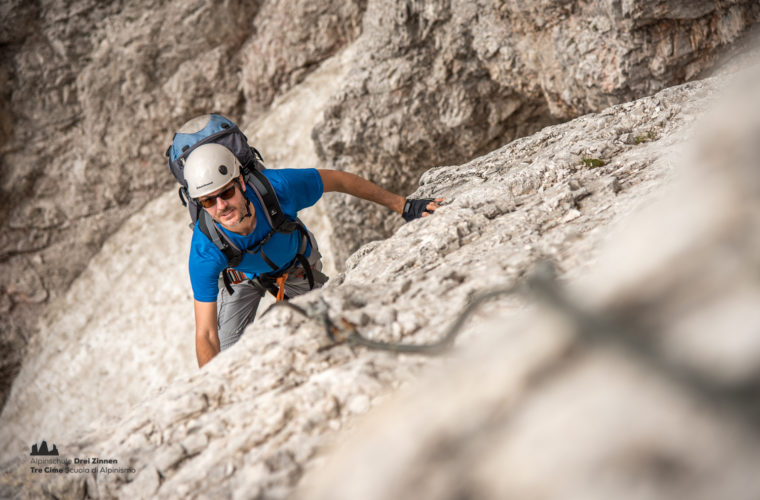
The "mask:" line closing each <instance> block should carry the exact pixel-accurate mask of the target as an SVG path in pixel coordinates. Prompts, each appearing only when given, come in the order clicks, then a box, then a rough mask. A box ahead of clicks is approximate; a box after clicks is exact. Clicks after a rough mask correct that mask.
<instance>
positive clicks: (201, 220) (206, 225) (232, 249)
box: [198, 210, 243, 267]
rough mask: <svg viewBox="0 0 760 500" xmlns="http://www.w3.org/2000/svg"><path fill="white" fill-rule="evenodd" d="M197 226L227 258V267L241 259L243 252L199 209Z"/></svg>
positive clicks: (236, 264) (232, 265)
mask: <svg viewBox="0 0 760 500" xmlns="http://www.w3.org/2000/svg"><path fill="white" fill-rule="evenodd" d="M198 228H199V229H200V230H201V232H203V234H205V235H206V236H207V237H208V238H209V239H210V240H211V241H212V242H213V243H214V245H215V246H216V248H218V249H219V250H220V251H221V252H222V253H223V254H224V256H225V257H226V258H227V262H228V264H227V265H228V267H236V266H238V265H239V264H240V261H241V260H242V259H243V252H242V251H241V250H240V249H239V248H238V247H237V246H235V244H234V243H232V241H230V240H229V238H227V235H225V234H224V233H223V232H222V231H220V230H219V228H218V227H216V224H214V219H212V218H211V216H210V215H209V214H208V212H206V211H205V210H201V213H200V216H199V217H198Z"/></svg>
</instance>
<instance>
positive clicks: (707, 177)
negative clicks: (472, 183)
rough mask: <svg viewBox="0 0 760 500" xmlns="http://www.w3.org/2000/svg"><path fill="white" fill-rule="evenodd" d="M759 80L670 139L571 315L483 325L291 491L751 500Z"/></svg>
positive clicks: (758, 337)
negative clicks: (472, 345) (663, 182)
mask: <svg viewBox="0 0 760 500" xmlns="http://www.w3.org/2000/svg"><path fill="white" fill-rule="evenodd" d="M758 70H760V66H758V67H756V70H755V72H754V73H753V74H751V75H749V76H748V77H746V78H745V79H742V80H740V81H739V82H738V83H737V84H735V85H733V86H732V87H731V89H730V90H729V91H728V93H729V94H730V95H731V97H730V98H728V99H727V98H723V99H722V100H721V101H720V102H719V103H718V105H717V106H716V109H715V110H713V112H711V113H710V115H709V116H708V117H705V119H703V120H702V122H701V124H700V125H699V126H698V128H697V129H696V134H695V137H694V138H693V139H692V140H691V141H690V143H689V144H687V145H685V146H686V147H683V146H684V145H674V149H673V155H672V157H671V158H670V159H667V160H666V162H667V163H670V164H672V165H673V166H674V167H675V168H676V171H675V172H674V173H675V174H676V177H677V182H676V184H675V186H671V187H669V188H668V189H667V190H666V191H665V192H664V193H663V195H662V196H660V197H659V199H657V200H650V201H651V202H650V203H648V206H647V207H646V209H644V210H642V211H640V212H638V213H636V214H635V216H633V217H629V218H628V219H627V220H626V222H625V225H624V226H623V227H622V228H619V229H618V230H616V231H615V233H614V237H611V238H609V239H608V241H607V243H606V244H605V245H604V247H605V248H603V249H602V250H601V251H600V253H599V256H600V259H599V262H598V265H594V266H592V267H591V268H589V271H590V273H589V275H588V276H585V277H582V278H581V279H579V280H575V281H574V283H573V286H572V289H565V291H564V292H563V293H564V294H565V298H564V301H565V304H564V305H561V304H560V303H559V302H558V301H556V300H555V299H553V298H552V295H553V293H555V292H556V291H557V290H556V289H555V290H553V291H552V293H547V292H546V291H544V292H543V293H542V292H541V291H540V289H539V290H538V293H534V294H533V295H532V297H533V298H534V300H535V302H534V304H535V305H536V307H534V308H533V310H530V311H528V312H527V313H526V314H525V315H524V316H523V318H522V319H523V321H522V322H521V323H518V324H517V325H515V322H514V321H511V318H508V317H507V318H504V317H502V318H499V315H498V314H493V315H490V316H493V317H494V320H493V321H491V322H490V323H486V324H481V325H480V326H478V327H476V329H475V330H476V331H475V333H474V334H473V335H478V336H481V337H482V338H487V339H488V340H487V341H485V342H484V343H483V344H481V345H479V346H478V348H477V349H473V350H471V351H470V352H469V353H468V355H467V356H465V357H463V358H462V359H459V360H458V361H457V362H456V363H455V364H454V366H447V367H446V369H445V370H438V371H436V372H435V373H432V374H430V376H428V377H427V379H426V380H425V381H424V383H422V384H418V385H417V386H416V387H414V388H413V389H412V390H409V391H406V393H405V394H404V395H403V396H402V397H399V398H396V399H395V400H394V401H393V402H392V403H390V404H387V405H384V406H383V407H381V408H379V411H377V412H374V413H373V414H372V415H371V416H370V418H367V419H366V420H364V421H363V422H362V423H361V425H358V426H357V427H356V428H355V429H354V431H353V432H352V433H351V434H352V438H351V439H350V440H348V442H344V443H342V446H341V448H340V449H339V451H338V453H336V454H335V456H333V457H330V458H329V459H328V461H327V464H324V463H323V464H320V466H319V467H318V468H314V470H312V471H311V474H310V477H309V478H308V479H305V480H304V482H303V483H302V485H301V488H300V494H299V495H296V498H309V499H323V498H324V499H327V498H330V499H349V498H367V499H381V498H402V499H406V498H409V499H412V498H415V499H416V498H425V499H427V498H430V499H433V498H435V499H455V498H494V499H497V498H599V499H601V498H631V499H633V498H637V499H638V498H663V499H666V498H676V497H678V498H699V499H709V498H726V497H731V498H753V497H754V496H755V495H756V494H757V492H758V491H760V479H758V477H757V474H756V470H757V467H758V465H759V464H760V453H758V447H757V445H758V442H759V441H760V434H759V433H758V428H759V427H758V423H760V405H758V399H757V395H758V389H760V385H759V384H758V380H760V379H759V378H758V366H760V365H758V361H760V329H759V328H758V327H760V311H759V310H758V308H757V303H758V299H760V279H759V278H758V275H757V273H756V272H754V270H755V269H757V262H758V259H757V255H758V251H759V250H760V238H758V232H757V230H758V229H759V228H760V145H759V144H758V141H757V138H758V134H760V90H759V89H758V85H757V82H758V78H760V71H758ZM745 76H746V75H745ZM703 90H704V88H703ZM670 95H673V94H670ZM657 97H659V98H661V99H662V98H664V93H661V94H658V96H657ZM618 109H620V108H618ZM623 109H628V110H629V111H632V110H633V109H632V108H625V107H624V108H623ZM655 109H656V108H655ZM605 114H606V113H603V115H602V116H604V115H605ZM671 118H674V116H673V115H671ZM669 120H670V119H668V121H669ZM602 121H603V119H602ZM555 130H556V128H555ZM661 140H667V139H661ZM650 153H651V151H650ZM618 158H620V157H618ZM650 158H651V157H650ZM632 159H633V157H631V156H629V157H628V160H624V161H631V160H632ZM662 159H663V160H665V158H662ZM535 162H536V159H535V158H534V164H535ZM602 168H604V167H602ZM651 171H652V170H651V167H650V172H651ZM441 173H446V174H447V175H451V172H447V171H446V170H442V171H440V172H439V173H438V174H437V175H436V174H433V175H425V176H424V177H423V181H425V182H430V183H433V184H435V183H436V180H437V179H440V177H441V175H440V174H441ZM645 175H646V174H645ZM625 184H626V183H623V184H622V185H623V186H625ZM627 189H628V188H625V187H624V188H623V190H622V191H621V192H620V193H619V195H624V193H625V192H626V191H627ZM594 196H595V195H592V196H591V198H592V199H593V198H594ZM581 204H582V205H585V203H584V202H582V203H581ZM520 211H521V210H520V209H518V210H517V212H516V213H515V214H513V215H511V217H514V216H515V215H516V214H519V213H520ZM581 212H582V213H583V214H584V215H583V216H585V214H586V207H585V206H584V207H581ZM583 216H582V217H583ZM559 227H561V225H560V226H559ZM556 230H557V229H553V231H556ZM565 262H567V261H565ZM576 271H577V269H576ZM560 288H563V287H562V286H560ZM515 326H517V328H515ZM548 477H551V480H547V478H548Z"/></svg>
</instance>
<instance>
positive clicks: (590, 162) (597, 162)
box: [581, 158, 605, 168]
mask: <svg viewBox="0 0 760 500" xmlns="http://www.w3.org/2000/svg"><path fill="white" fill-rule="evenodd" d="M581 162H582V163H583V165H584V166H586V167H588V168H597V167H603V166H604V165H605V163H604V160H601V159H599V158H583V159H582V160H581Z"/></svg>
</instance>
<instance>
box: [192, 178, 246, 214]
mask: <svg viewBox="0 0 760 500" xmlns="http://www.w3.org/2000/svg"><path fill="white" fill-rule="evenodd" d="M236 186H237V182H233V183H232V185H231V186H230V187H228V188H227V189H225V190H224V191H222V192H221V193H219V194H215V195H214V196H207V197H206V198H199V199H198V203H200V204H201V206H202V207H203V208H211V207H213V206H214V205H216V199H217V198H221V199H223V200H229V199H230V198H232V197H233V196H235V187H236Z"/></svg>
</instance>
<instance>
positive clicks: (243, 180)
mask: <svg viewBox="0 0 760 500" xmlns="http://www.w3.org/2000/svg"><path fill="white" fill-rule="evenodd" d="M238 180H239V181H240V190H241V191H242V192H243V193H245V179H244V178H243V174H240V175H238Z"/></svg>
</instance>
